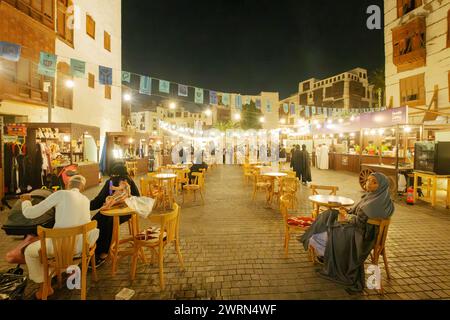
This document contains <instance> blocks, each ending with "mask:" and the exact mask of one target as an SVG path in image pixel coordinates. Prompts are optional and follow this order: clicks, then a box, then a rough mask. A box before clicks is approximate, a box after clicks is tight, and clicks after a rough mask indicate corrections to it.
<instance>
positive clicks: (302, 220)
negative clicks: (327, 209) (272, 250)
mask: <svg viewBox="0 0 450 320" xmlns="http://www.w3.org/2000/svg"><path fill="white" fill-rule="evenodd" d="M293 197H294V196H293V195H292V194H286V195H283V196H281V198H280V213H281V216H282V217H283V221H284V254H285V256H286V257H288V251H289V240H290V238H291V233H295V232H305V231H306V230H307V229H308V228H309V227H310V225H311V224H312V222H313V219H312V218H311V217H301V216H293V215H289V213H288V208H289V207H290V206H291V203H292V201H293V199H292V198H293Z"/></svg>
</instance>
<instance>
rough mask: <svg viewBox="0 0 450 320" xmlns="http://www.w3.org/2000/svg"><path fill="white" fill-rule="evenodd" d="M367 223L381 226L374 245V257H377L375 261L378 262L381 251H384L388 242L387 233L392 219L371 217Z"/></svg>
mask: <svg viewBox="0 0 450 320" xmlns="http://www.w3.org/2000/svg"><path fill="white" fill-rule="evenodd" d="M367 223H368V224H372V225H376V226H379V229H378V234H377V239H376V241H375V244H374V246H373V251H374V259H375V262H377V261H378V257H379V255H380V253H381V252H382V251H383V249H384V245H385V243H386V239H387V233H388V230H389V224H390V223H391V219H384V220H379V219H369V220H367Z"/></svg>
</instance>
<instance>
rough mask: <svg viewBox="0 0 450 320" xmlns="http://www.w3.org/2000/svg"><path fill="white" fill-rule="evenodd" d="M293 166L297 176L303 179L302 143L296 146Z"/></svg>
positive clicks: (292, 160) (292, 161)
mask: <svg viewBox="0 0 450 320" xmlns="http://www.w3.org/2000/svg"><path fill="white" fill-rule="evenodd" d="M291 168H292V170H294V171H295V173H296V176H297V178H298V179H299V180H301V179H302V174H303V172H302V152H301V150H300V145H298V144H297V145H296V146H295V151H294V153H293V154H292V159H291Z"/></svg>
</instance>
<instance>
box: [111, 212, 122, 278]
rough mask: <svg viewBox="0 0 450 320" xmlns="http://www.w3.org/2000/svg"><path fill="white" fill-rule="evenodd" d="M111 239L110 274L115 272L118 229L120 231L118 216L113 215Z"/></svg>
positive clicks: (117, 253) (117, 251)
mask: <svg viewBox="0 0 450 320" xmlns="http://www.w3.org/2000/svg"><path fill="white" fill-rule="evenodd" d="M113 219H114V220H113V241H112V242H111V247H112V275H113V276H114V275H115V274H116V269H117V259H118V256H119V231H120V229H119V228H120V221H119V217H118V216H117V217H113Z"/></svg>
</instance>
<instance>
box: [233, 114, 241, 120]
mask: <svg viewBox="0 0 450 320" xmlns="http://www.w3.org/2000/svg"><path fill="white" fill-rule="evenodd" d="M234 120H236V121H239V120H241V115H240V114H239V113H236V114H235V115H234Z"/></svg>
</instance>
